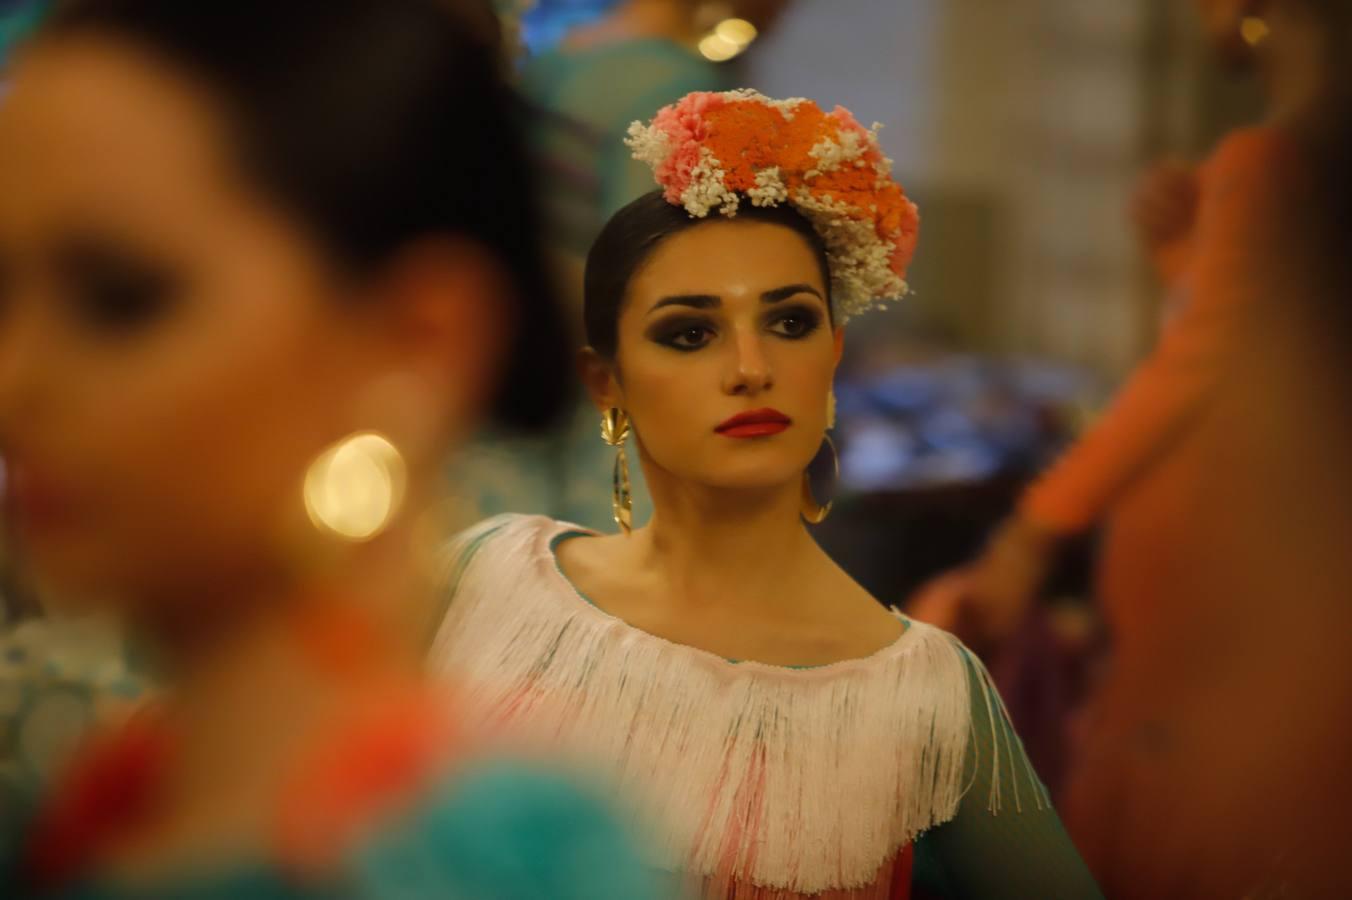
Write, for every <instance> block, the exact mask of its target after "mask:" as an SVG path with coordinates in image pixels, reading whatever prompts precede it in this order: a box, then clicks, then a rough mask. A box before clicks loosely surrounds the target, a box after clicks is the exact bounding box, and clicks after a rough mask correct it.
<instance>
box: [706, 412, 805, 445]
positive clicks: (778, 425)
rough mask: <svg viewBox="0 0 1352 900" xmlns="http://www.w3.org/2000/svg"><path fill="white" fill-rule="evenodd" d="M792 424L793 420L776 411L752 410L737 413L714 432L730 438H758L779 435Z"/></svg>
mask: <svg viewBox="0 0 1352 900" xmlns="http://www.w3.org/2000/svg"><path fill="white" fill-rule="evenodd" d="M792 424H793V420H792V419H790V418H789V417H788V416H786V415H784V414H783V413H782V412H780V411H779V410H777V409H752V410H748V411H747V412H742V413H738V414H737V415H735V416H733V417H732V418H731V419H728V420H727V421H726V422H724V423H723V424H721V425H719V426H718V427H717V428H715V429H714V431H716V432H718V433H719V434H721V435H723V436H724V437H730V438H740V439H746V438H759V437H769V436H770V435H772V434H779V433H780V432H781V431H783V430H784V429H786V428H788V427H789V426H790V425H792Z"/></svg>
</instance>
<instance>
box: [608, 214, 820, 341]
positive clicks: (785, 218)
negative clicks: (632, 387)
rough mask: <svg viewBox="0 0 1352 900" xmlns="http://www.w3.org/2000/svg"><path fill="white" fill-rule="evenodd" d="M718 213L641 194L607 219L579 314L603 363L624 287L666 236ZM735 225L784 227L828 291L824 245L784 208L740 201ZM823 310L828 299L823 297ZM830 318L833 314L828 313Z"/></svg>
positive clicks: (712, 218)
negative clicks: (698, 212) (701, 215)
mask: <svg viewBox="0 0 1352 900" xmlns="http://www.w3.org/2000/svg"><path fill="white" fill-rule="evenodd" d="M726 221H728V219H726V218H724V217H723V216H721V215H711V216H710V217H709V218H707V219H696V218H694V217H692V216H691V215H690V214H689V213H687V212H686V211H685V210H684V209H683V208H681V207H679V206H675V205H673V204H671V203H668V202H667V201H666V199H665V198H664V197H663V196H662V192H661V191H652V192H650V193H647V194H644V195H643V196H642V197H639V198H638V199H637V200H635V201H633V202H632V203H630V204H629V205H628V206H626V207H624V208H623V209H621V210H620V211H619V212H617V213H615V215H614V216H612V217H611V219H610V221H609V222H607V223H606V226H605V228H603V229H601V233H600V235H598V236H597V238H596V242H595V243H593V244H592V247H591V251H590V252H588V254H587V271H586V277H585V284H584V288H583V311H582V316H583V319H584V321H585V324H586V328H587V344H588V345H589V346H590V347H591V348H592V349H593V350H595V351H596V352H597V353H598V354H600V355H601V356H602V357H603V358H604V359H614V358H615V352H616V351H617V350H618V349H619V346H618V345H619V320H620V311H621V309H622V308H623V306H624V300H625V297H626V296H627V295H628V293H629V283H630V282H631V281H633V279H634V275H636V274H637V273H638V270H639V269H640V268H641V267H642V266H643V264H644V263H645V262H647V261H648V258H649V257H650V256H652V254H653V251H654V250H656V249H657V247H658V245H659V244H661V243H662V242H663V241H665V240H666V239H667V238H669V237H671V236H673V235H676V234H680V233H681V232H683V231H688V230H690V229H691V228H697V227H699V226H700V225H703V224H708V223H710V222H726ZM735 221H739V222H746V221H750V222H765V223H768V224H770V225H779V226H780V227H783V228H787V229H789V230H790V231H792V232H793V233H795V234H797V235H798V236H799V237H801V238H802V239H803V240H804V241H805V242H806V243H807V245H808V247H810V248H811V249H812V254H813V256H815V257H816V259H817V265H818V266H819V267H820V269H821V275H822V283H823V284H824V285H826V289H827V291H828V292H829V291H830V290H831V264H830V261H829V260H828V258H827V255H826V244H825V243H823V241H822V239H821V236H820V235H818V234H817V231H816V229H814V228H813V227H812V223H810V222H809V221H808V220H807V219H805V218H803V216H802V214H800V213H799V212H798V211H797V210H795V209H794V208H793V207H791V206H788V205H781V206H773V207H761V206H752V205H751V203H750V202H749V201H746V200H745V199H744V200H743V202H742V205H741V208H740V209H739V210H738V212H737V217H736V219H735ZM827 305H828V307H830V305H831V304H830V298H829V293H828V304H827ZM832 316H833V319H834V311H833V312H832Z"/></svg>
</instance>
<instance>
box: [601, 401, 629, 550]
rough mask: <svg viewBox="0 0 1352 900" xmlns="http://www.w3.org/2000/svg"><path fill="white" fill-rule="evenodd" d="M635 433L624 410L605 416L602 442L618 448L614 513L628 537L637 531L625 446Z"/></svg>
mask: <svg viewBox="0 0 1352 900" xmlns="http://www.w3.org/2000/svg"><path fill="white" fill-rule="evenodd" d="M632 430H633V429H632V428H631V427H630V425H629V417H628V416H627V415H625V413H624V410H622V409H618V408H616V407H613V406H612V407H611V408H610V409H608V410H606V411H605V412H604V413H602V414H601V440H603V441H605V442H606V443H607V444H609V445H610V446H612V447H614V448H615V468H614V469H613V470H612V471H611V486H610V511H611V514H612V515H613V516H614V518H615V524H616V525H618V526H619V527H620V531H622V532H624V533H625V534H626V535H627V534H629V533H630V532H632V531H633V530H634V494H633V491H632V490H631V489H630V484H629V456H628V454H627V453H625V449H624V444H625V441H627V440H629V434H630V432H631V431H632Z"/></svg>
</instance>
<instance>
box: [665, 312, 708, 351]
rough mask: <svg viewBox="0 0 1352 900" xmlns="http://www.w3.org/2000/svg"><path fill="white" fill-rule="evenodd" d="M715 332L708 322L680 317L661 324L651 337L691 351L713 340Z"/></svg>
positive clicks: (673, 347)
mask: <svg viewBox="0 0 1352 900" xmlns="http://www.w3.org/2000/svg"><path fill="white" fill-rule="evenodd" d="M715 334H716V332H715V331H714V329H713V328H712V327H711V326H710V325H709V324H708V323H707V322H703V321H695V320H688V319H679V320H676V321H674V322H666V323H663V324H662V325H659V326H658V327H657V328H656V329H655V330H654V331H653V333H652V334H651V338H652V340H653V341H655V342H656V343H659V344H661V345H662V346H664V347H670V348H672V349H673V350H680V351H683V352H685V353H690V352H693V351H695V350H698V349H700V348H701V347H704V346H705V345H706V344H708V343H709V342H710V341H712V340H713V339H714V337H715Z"/></svg>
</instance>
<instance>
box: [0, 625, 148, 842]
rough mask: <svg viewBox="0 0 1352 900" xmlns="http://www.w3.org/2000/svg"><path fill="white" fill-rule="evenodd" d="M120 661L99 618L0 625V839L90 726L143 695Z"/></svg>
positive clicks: (119, 647)
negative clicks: (92, 620) (94, 620)
mask: <svg viewBox="0 0 1352 900" xmlns="http://www.w3.org/2000/svg"><path fill="white" fill-rule="evenodd" d="M126 659H127V653H126V652H125V648H124V646H123V644H122V642H121V641H120V640H119V639H118V637H117V635H116V634H115V633H114V632H113V631H112V630H111V629H110V628H108V627H107V626H105V625H103V624H101V623H97V622H87V621H73V620H59V619H46V618H43V619H30V620H27V621H24V622H22V623H19V624H16V625H11V626H8V627H4V626H0V840H3V835H4V834H5V833H6V832H7V831H12V830H13V829H14V828H15V827H16V816H17V814H18V811H19V810H22V809H24V808H25V807H27V806H28V805H29V804H30V803H31V802H32V800H33V798H34V797H35V796H36V795H37V794H38V793H39V791H40V790H41V789H42V787H43V786H44V785H45V784H46V783H47V781H48V780H49V779H50V778H51V777H52V775H53V774H54V773H55V772H56V771H57V770H58V769H59V768H60V767H61V766H62V765H63V764H64V763H65V762H66V760H67V759H69V757H70V755H71V753H72V752H73V751H74V750H75V749H76V747H77V745H78V744H79V743H80V741H81V740H82V739H83V738H84V736H85V735H86V734H87V733H88V732H89V730H90V729H91V728H92V727H93V726H94V724H95V723H96V722H99V721H104V720H107V719H109V718H112V717H114V716H116V715H117V714H118V713H119V712H122V711H124V710H127V709H129V708H130V707H131V706H132V704H134V703H135V701H136V699H137V698H138V697H139V696H141V695H142V694H143V693H144V691H145V689H146V687H145V684H144V682H143V681H142V680H141V679H140V678H139V677H138V676H136V675H135V674H134V673H133V672H132V671H131V670H130V669H129V667H128V666H127V663H126Z"/></svg>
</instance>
